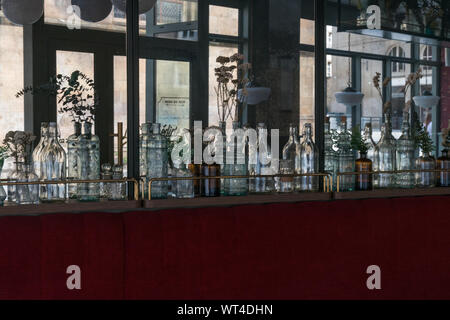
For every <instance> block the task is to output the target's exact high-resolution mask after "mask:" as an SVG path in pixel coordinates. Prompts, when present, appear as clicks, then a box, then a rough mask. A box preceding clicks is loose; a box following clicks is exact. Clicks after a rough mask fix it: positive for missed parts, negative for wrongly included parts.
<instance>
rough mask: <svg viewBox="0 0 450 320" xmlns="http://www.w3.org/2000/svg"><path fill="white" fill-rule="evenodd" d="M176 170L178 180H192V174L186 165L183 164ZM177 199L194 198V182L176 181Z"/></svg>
mask: <svg viewBox="0 0 450 320" xmlns="http://www.w3.org/2000/svg"><path fill="white" fill-rule="evenodd" d="M175 170H176V176H177V178H191V177H192V176H193V174H192V172H191V171H190V170H189V169H188V168H187V167H186V165H185V164H184V163H181V164H180V166H179V167H178V168H176V169H175ZM175 186H176V197H177V198H178V199H191V198H194V196H195V194H194V183H193V181H192V180H177V181H176V184H175Z"/></svg>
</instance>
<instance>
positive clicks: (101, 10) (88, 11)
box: [72, 0, 112, 22]
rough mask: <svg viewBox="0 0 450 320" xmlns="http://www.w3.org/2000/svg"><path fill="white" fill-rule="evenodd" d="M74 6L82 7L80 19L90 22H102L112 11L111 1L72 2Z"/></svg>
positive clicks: (73, 0)
mask: <svg viewBox="0 0 450 320" xmlns="http://www.w3.org/2000/svg"><path fill="white" fill-rule="evenodd" d="M72 5H73V6H78V7H80V15H81V17H80V18H81V19H83V20H84V21H88V22H99V21H102V20H104V19H105V18H106V17H107V16H109V14H110V13H111V10H112V4H111V1H109V0H95V1H92V0H72Z"/></svg>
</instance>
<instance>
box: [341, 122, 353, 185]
mask: <svg viewBox="0 0 450 320" xmlns="http://www.w3.org/2000/svg"><path fill="white" fill-rule="evenodd" d="M337 140H338V141H337V148H338V151H337V152H338V171H339V172H354V165H355V156H354V154H353V151H352V145H351V134H350V132H349V131H348V130H347V117H342V118H341V122H340V124H339V134H338V138H337ZM354 181H355V177H354V176H352V175H344V176H340V178H339V191H353V190H354V185H355V183H354Z"/></svg>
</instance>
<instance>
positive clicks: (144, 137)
mask: <svg viewBox="0 0 450 320" xmlns="http://www.w3.org/2000/svg"><path fill="white" fill-rule="evenodd" d="M151 136H152V124H151V123H143V124H142V125H141V135H140V136H139V175H140V177H141V179H143V181H144V184H143V188H144V197H145V199H148V179H147V171H148V163H147V153H148V148H149V146H150V139H151ZM141 192H142V190H141Z"/></svg>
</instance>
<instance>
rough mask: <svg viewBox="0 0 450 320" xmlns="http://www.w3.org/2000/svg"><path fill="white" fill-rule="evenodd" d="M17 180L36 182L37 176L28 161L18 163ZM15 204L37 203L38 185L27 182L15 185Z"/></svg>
mask: <svg viewBox="0 0 450 320" xmlns="http://www.w3.org/2000/svg"><path fill="white" fill-rule="evenodd" d="M18 166H19V168H18V173H19V174H18V176H17V182H38V181H39V178H38V176H37V175H36V174H35V173H34V168H33V165H32V164H30V163H25V162H20V163H19V164H18ZM16 191H17V193H16V203H17V204H38V203H39V185H38V184H28V185H20V186H17V189H16Z"/></svg>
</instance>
